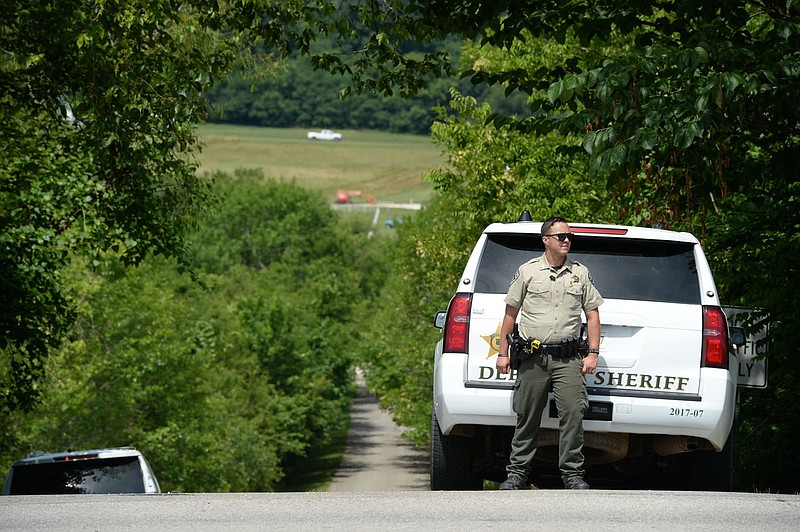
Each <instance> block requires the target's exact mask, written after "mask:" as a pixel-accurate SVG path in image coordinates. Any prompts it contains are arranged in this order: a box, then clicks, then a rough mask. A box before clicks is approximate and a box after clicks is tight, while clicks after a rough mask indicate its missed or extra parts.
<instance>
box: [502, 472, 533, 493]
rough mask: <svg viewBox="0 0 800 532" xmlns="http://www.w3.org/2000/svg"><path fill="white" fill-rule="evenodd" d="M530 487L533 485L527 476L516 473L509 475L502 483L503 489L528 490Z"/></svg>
mask: <svg viewBox="0 0 800 532" xmlns="http://www.w3.org/2000/svg"><path fill="white" fill-rule="evenodd" d="M530 487H531V485H530V484H529V483H528V479H527V478H522V477H521V476H520V475H515V474H514V473H512V474H510V475H508V478H507V479H506V480H505V481H504V482H503V483H502V484H500V489H501V490H526V489H529V488H530Z"/></svg>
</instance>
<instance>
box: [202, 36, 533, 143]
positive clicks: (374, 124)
mask: <svg viewBox="0 0 800 532" xmlns="http://www.w3.org/2000/svg"><path fill="white" fill-rule="evenodd" d="M461 43H462V41H460V40H457V39H452V38H451V39H448V40H446V41H444V42H442V43H440V45H439V48H440V49H441V50H443V51H447V52H448V53H449V54H450V55H451V56H453V57H454V58H456V63H458V58H459V57H460V55H461V50H460V47H461ZM329 46H330V45H329ZM326 51H333V49H332V48H328V49H326ZM347 86H348V82H347V81H346V80H345V79H343V78H342V77H339V76H331V75H330V74H328V73H326V72H320V71H318V70H315V69H314V68H313V66H312V65H311V63H310V62H309V60H308V58H307V57H297V56H292V57H290V58H288V59H287V60H286V61H285V62H283V63H282V64H281V65H279V66H278V67H277V68H276V70H275V75H274V78H273V79H267V80H262V81H259V82H256V83H255V84H254V83H253V82H252V81H251V80H249V79H247V78H246V77H245V76H243V75H242V74H241V72H239V73H238V74H235V75H234V76H232V77H231V78H230V79H229V80H227V81H225V82H223V83H220V84H219V85H217V86H215V87H214V88H213V89H212V90H211V91H210V92H209V93H208V95H207V96H208V98H209V101H210V103H211V112H210V113H209V120H210V121H211V122H219V123H229V124H241V125H253V126H264V127H304V128H309V129H317V128H333V129H374V130H381V131H389V132H392V133H415V134H420V135H427V134H428V133H430V127H431V124H432V123H433V120H434V118H435V117H436V111H435V107H437V106H445V105H447V103H448V102H449V101H450V88H451V87H457V88H458V90H459V91H460V92H461V93H462V94H466V95H471V96H474V97H475V98H476V99H477V100H479V101H485V102H489V103H490V104H491V105H492V108H493V109H495V110H496V111H499V112H501V113H504V114H507V115H519V116H525V115H526V114H527V113H529V112H530V108H529V107H528V106H527V105H526V101H525V100H526V99H525V97H524V95H522V94H520V93H515V94H514V95H512V96H511V97H510V98H506V97H505V95H504V93H503V90H502V88H500V87H489V86H487V85H474V84H472V83H471V82H470V81H469V80H465V79H460V78H459V77H458V76H447V77H443V78H439V79H436V78H433V77H431V78H430V79H429V87H428V88H427V89H425V90H423V91H421V92H420V93H419V94H416V95H414V96H413V97H410V98H403V97H401V96H400V95H399V94H394V95H392V96H389V97H384V96H382V95H378V94H374V93H371V92H367V93H362V94H351V95H349V96H348V97H346V98H340V93H341V92H342V91H343V90H344V89H345V87H347Z"/></svg>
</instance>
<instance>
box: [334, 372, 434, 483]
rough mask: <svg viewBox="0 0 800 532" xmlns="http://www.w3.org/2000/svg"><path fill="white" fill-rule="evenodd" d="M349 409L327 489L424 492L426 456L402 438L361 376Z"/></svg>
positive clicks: (427, 465) (427, 474)
mask: <svg viewBox="0 0 800 532" xmlns="http://www.w3.org/2000/svg"><path fill="white" fill-rule="evenodd" d="M357 384H358V396H357V397H356V399H355V400H354V401H353V405H352V407H351V410H350V431H349V432H348V434H347V448H346V450H345V454H344V457H343V458H342V462H341V464H340V466H339V469H338V471H337V472H336V474H335V475H334V476H333V479H332V481H331V483H330V485H329V487H328V491H333V492H347V491H427V490H429V486H430V484H429V467H430V466H429V459H428V456H427V455H426V454H425V453H424V452H421V451H420V450H418V449H416V448H415V447H414V446H413V444H411V443H410V442H408V441H407V440H404V439H403V438H402V436H401V434H402V430H401V429H400V428H399V427H398V426H397V425H396V424H395V423H394V421H393V420H392V416H391V414H389V413H388V412H385V411H383V410H381V409H380V406H379V405H378V400H377V398H376V397H375V395H374V394H373V393H371V392H370V391H369V390H368V389H367V386H366V384H365V383H364V379H363V377H361V376H360V375H359V376H358V379H357Z"/></svg>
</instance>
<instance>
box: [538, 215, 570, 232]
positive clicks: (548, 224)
mask: <svg viewBox="0 0 800 532" xmlns="http://www.w3.org/2000/svg"><path fill="white" fill-rule="evenodd" d="M562 223H563V224H566V223H569V222H567V221H566V220H565V219H564V218H562V217H560V216H554V217H552V218H548V219H547V220H545V221H544V223H543V224H542V235H547V234H549V233H550V229H552V228H553V226H554V225H555V224H562Z"/></svg>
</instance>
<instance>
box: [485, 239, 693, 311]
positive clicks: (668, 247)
mask: <svg viewBox="0 0 800 532" xmlns="http://www.w3.org/2000/svg"><path fill="white" fill-rule="evenodd" d="M543 250H544V248H543V246H542V242H541V239H540V238H539V236H538V235H524V236H523V235H519V234H492V235H488V238H487V241H486V246H485V247H484V250H483V253H482V255H481V260H480V265H479V266H478V271H477V273H476V279H475V292H479V293H490V294H504V293H506V291H507V290H508V285H509V283H510V282H511V279H512V278H513V276H514V272H515V271H516V269H517V268H518V267H519V265H520V264H523V263H524V262H527V261H529V260H530V259H532V258H534V257H537V256H539V255H540V254H541V253H542V252H543ZM570 258H571V259H572V260H574V261H577V262H580V263H582V264H584V265H586V266H587V267H588V268H589V271H590V272H591V273H592V278H593V279H594V283H595V286H597V289H598V290H599V291H600V293H601V294H602V295H603V297H604V298H606V299H630V300H637V301H658V302H665V303H683V304H694V305H696V304H699V303H700V288H699V280H698V276H697V265H696V264H695V259H694V252H693V245H692V244H691V243H685V242H670V241H664V240H633V239H614V238H603V237H597V236H593V237H581V235H578V236H577V237H576V239H575V242H574V243H573V245H572V250H571V251H570Z"/></svg>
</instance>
